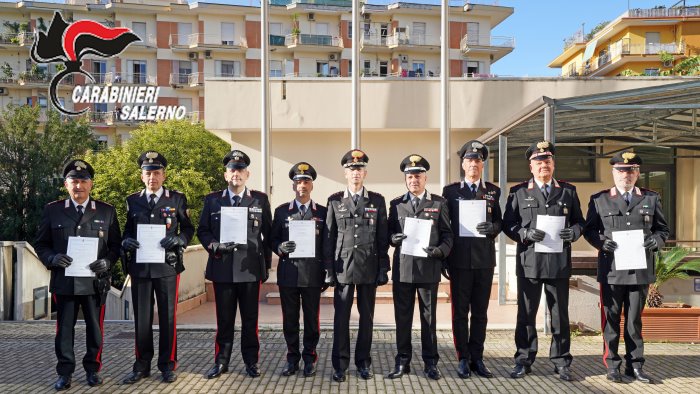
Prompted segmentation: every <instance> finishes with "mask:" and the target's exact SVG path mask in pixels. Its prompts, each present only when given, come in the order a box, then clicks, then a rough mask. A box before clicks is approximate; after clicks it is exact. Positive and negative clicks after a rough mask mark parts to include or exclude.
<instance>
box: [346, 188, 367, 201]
mask: <svg viewBox="0 0 700 394" xmlns="http://www.w3.org/2000/svg"><path fill="white" fill-rule="evenodd" d="M364 191H365V187H364V186H362V189H360V190H358V192H357V193H353V192H352V191H350V189H348V194H349V195H350V198H352V199H355V196H363V195H364Z"/></svg>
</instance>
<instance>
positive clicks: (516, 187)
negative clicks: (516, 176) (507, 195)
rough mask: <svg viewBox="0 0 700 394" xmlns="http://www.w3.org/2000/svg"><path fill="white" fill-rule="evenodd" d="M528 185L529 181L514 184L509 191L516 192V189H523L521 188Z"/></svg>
mask: <svg viewBox="0 0 700 394" xmlns="http://www.w3.org/2000/svg"><path fill="white" fill-rule="evenodd" d="M528 183H529V181H525V182H520V183H516V184H515V185H513V186H511V187H510V190H511V191H513V190H518V189H520V188H523V187H527V184H528Z"/></svg>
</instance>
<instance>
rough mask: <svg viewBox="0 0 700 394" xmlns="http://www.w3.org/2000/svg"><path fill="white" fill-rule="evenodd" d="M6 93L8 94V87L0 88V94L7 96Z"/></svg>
mask: <svg viewBox="0 0 700 394" xmlns="http://www.w3.org/2000/svg"><path fill="white" fill-rule="evenodd" d="M8 94H10V89H8V88H5V87H2V88H0V96H7V95H8Z"/></svg>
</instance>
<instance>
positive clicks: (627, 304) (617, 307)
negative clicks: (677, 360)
mask: <svg viewBox="0 0 700 394" xmlns="http://www.w3.org/2000/svg"><path fill="white" fill-rule="evenodd" d="M648 291H649V285H648V284H645V285H610V284H605V283H601V284H600V301H601V308H602V319H601V321H602V329H603V340H604V341H605V343H604V349H603V352H604V353H603V364H604V365H605V366H606V367H607V368H608V369H618V368H620V365H622V359H621V358H620V355H619V354H618V353H617V349H618V345H619V344H620V314H621V313H622V311H624V315H625V330H624V337H625V352H626V354H625V365H626V366H627V367H630V368H641V367H642V365H644V340H643V339H642V311H643V310H644V304H645V302H646V299H647V293H648ZM672 329H673V328H672V327H669V330H672Z"/></svg>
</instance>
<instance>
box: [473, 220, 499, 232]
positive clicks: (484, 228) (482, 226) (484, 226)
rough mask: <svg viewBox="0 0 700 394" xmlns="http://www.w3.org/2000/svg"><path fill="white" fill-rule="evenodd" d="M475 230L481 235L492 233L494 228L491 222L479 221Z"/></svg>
mask: <svg viewBox="0 0 700 394" xmlns="http://www.w3.org/2000/svg"><path fill="white" fill-rule="evenodd" d="M476 231H478V232H479V234H481V235H494V234H495V233H496V229H495V228H494V227H493V223H491V222H481V223H479V224H477V225H476Z"/></svg>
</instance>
